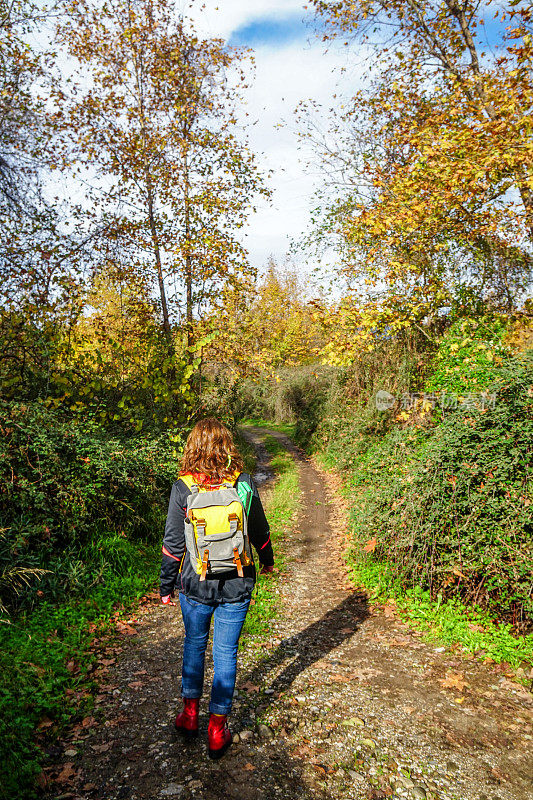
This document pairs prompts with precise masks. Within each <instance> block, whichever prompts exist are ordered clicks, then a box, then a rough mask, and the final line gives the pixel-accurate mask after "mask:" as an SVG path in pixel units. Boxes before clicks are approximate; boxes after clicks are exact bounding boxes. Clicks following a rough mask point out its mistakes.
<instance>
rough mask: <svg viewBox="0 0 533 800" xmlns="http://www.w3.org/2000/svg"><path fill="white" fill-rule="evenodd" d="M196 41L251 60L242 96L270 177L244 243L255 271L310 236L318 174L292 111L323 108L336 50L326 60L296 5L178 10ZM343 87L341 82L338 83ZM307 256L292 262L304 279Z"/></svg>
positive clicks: (332, 88)
mask: <svg viewBox="0 0 533 800" xmlns="http://www.w3.org/2000/svg"><path fill="white" fill-rule="evenodd" d="M182 11H183V13H184V14H185V16H188V17H190V18H192V21H193V23H194V25H195V28H196V30H197V31H198V33H199V34H201V35H203V36H206V37H207V36H209V37H222V38H224V39H226V40H227V41H228V43H229V44H230V45H235V46H243V47H250V48H252V49H253V52H254V59H255V80H254V81H253V83H252V86H251V88H250V89H249V90H248V91H247V93H246V108H245V109H244V110H245V111H247V112H248V114H249V117H248V121H249V122H251V123H255V124H253V125H252V126H251V127H250V129H249V132H248V133H249V140H250V145H251V148H252V150H253V151H254V152H255V153H256V154H257V157H258V161H259V164H260V166H262V167H263V168H264V169H265V170H272V176H271V177H270V178H269V181H268V183H269V186H270V188H271V190H272V193H273V194H272V198H271V201H270V202H268V201H266V200H261V201H260V202H259V203H258V205H257V212H256V213H255V214H253V215H252V216H251V218H250V224H249V227H248V230H247V232H246V234H245V239H244V243H245V246H246V247H247V249H248V251H249V254H250V260H251V262H252V264H253V265H254V266H255V267H257V268H258V269H260V270H261V269H262V268H264V267H265V265H266V264H267V261H268V258H269V256H273V257H274V258H275V259H276V261H278V262H280V263H283V261H284V259H285V256H286V254H287V253H288V251H289V248H290V245H291V242H293V241H298V240H299V239H301V237H302V235H304V234H305V233H306V231H307V230H308V228H309V220H310V211H311V209H312V207H313V205H314V198H313V195H314V191H315V188H316V186H317V179H318V175H317V173H316V172H315V171H314V170H313V169H310V168H309V167H308V165H307V164H306V159H305V157H304V153H302V152H300V150H299V140H298V135H297V124H296V120H295V118H294V110H295V108H296V106H297V105H298V104H299V103H300V102H301V101H302V100H307V99H312V100H314V101H318V102H320V103H323V104H324V106H325V107H329V106H330V105H331V103H332V102H333V100H332V98H333V95H334V94H335V92H336V91H337V90H338V88H339V87H338V82H339V80H340V79H341V76H340V74H337V69H338V68H339V67H341V66H342V64H343V63H344V59H345V56H344V55H343V52H342V50H341V48H340V47H339V48H337V49H336V50H335V48H333V49H332V50H330V51H329V52H325V48H324V44H323V43H322V42H321V41H320V39H319V37H317V36H316V35H315V32H314V27H313V14H312V12H311V11H310V10H308V11H306V10H305V9H304V3H303V2H300V0H205V4H204V6H203V7H200V4H199V3H195V4H193V6H192V9H191V7H190V6H189V5H188V3H186V2H185V1H184V2H183V3H182ZM344 81H346V79H344ZM308 260H309V255H308V254H304V253H303V252H302V253H301V254H300V255H296V256H295V257H294V256H293V258H292V261H293V262H294V261H295V262H296V263H297V264H299V266H300V267H301V270H302V271H303V272H304V273H309V272H310V270H311V268H312V267H313V266H314V263H313V264H308V263H307V262H308Z"/></svg>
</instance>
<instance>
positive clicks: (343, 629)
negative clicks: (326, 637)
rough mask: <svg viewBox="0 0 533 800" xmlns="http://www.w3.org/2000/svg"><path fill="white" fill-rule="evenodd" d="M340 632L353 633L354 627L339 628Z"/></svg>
mask: <svg viewBox="0 0 533 800" xmlns="http://www.w3.org/2000/svg"><path fill="white" fill-rule="evenodd" d="M341 633H355V628H341Z"/></svg>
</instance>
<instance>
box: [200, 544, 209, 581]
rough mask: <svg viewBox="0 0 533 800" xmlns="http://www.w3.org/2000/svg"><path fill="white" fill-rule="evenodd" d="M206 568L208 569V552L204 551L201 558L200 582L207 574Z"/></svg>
mask: <svg viewBox="0 0 533 800" xmlns="http://www.w3.org/2000/svg"><path fill="white" fill-rule="evenodd" d="M208 568H209V550H204V556H203V558H202V571H201V573H200V580H201V581H205V576H206V574H207V570H208Z"/></svg>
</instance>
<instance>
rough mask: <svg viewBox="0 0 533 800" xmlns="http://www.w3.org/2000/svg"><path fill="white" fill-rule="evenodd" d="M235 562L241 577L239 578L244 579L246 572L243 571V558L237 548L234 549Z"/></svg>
mask: <svg viewBox="0 0 533 800" xmlns="http://www.w3.org/2000/svg"><path fill="white" fill-rule="evenodd" d="M233 560H234V561H235V564H236V565H237V573H238V575H239V578H244V572H243V571H242V564H241V557H240V555H239V551H238V550H237V548H236V547H234V548H233Z"/></svg>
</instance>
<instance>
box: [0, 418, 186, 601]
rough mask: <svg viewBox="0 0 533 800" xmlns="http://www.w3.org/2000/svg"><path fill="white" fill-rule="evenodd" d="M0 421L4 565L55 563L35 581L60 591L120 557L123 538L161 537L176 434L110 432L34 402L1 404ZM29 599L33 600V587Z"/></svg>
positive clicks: (78, 587)
mask: <svg viewBox="0 0 533 800" xmlns="http://www.w3.org/2000/svg"><path fill="white" fill-rule="evenodd" d="M0 429H1V432H2V444H1V446H0V526H1V527H2V528H4V529H5V535H4V537H3V538H2V539H1V540H0V571H1V570H2V569H4V570H5V569H47V570H50V573H49V574H48V575H45V576H44V577H43V578H42V580H41V583H40V587H39V588H40V591H41V592H42V593H43V596H44V597H45V598H46V599H51V598H59V597H61V596H62V595H63V594H64V593H65V592H76V591H82V590H83V588H84V587H85V586H86V585H87V583H91V582H93V581H94V580H96V579H97V578H96V576H97V574H98V570H101V569H102V568H103V566H104V565H105V564H108V563H113V561H114V560H116V559H117V558H118V561H120V562H121V561H122V558H121V555H120V549H121V547H122V546H123V544H122V543H123V541H125V539H126V537H127V538H129V539H131V540H133V541H145V540H148V541H152V540H153V539H154V537H159V535H160V530H161V527H160V526H161V514H162V512H164V510H166V504H167V501H168V491H169V487H170V485H171V484H172V481H173V480H174V479H175V475H176V472H177V464H176V460H175V457H174V455H173V453H174V452H175V451H174V448H175V447H176V445H179V443H180V437H179V436H176V435H174V436H173V437H172V439H173V441H171V440H170V438H169V436H168V434H161V435H159V436H153V437H151V438H150V437H148V436H142V437H141V436H140V435H139V436H136V437H133V438H131V437H130V438H127V439H125V438H118V437H110V436H109V435H106V434H105V431H103V430H102V429H101V428H100V427H99V426H98V425H97V424H96V423H92V422H85V423H83V424H82V423H81V422H76V421H74V422H73V421H72V420H70V421H67V420H64V419H62V418H61V417H60V416H59V415H58V414H57V413H54V412H52V411H51V410H49V409H46V408H43V407H42V406H41V405H39V404H30V403H28V404H17V403H2V404H1V405H0ZM117 554H118V556H117ZM15 600H16V598H15V597H14V596H13V593H10V592H9V591H7V592H6V594H5V595H4V601H5V602H6V603H8V604H11V605H12V606H14V605H16V603H15ZM24 600H25V602H26V603H27V602H34V601H35V600H36V590H35V589H33V591H31V592H26V593H25V594H24Z"/></svg>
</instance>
